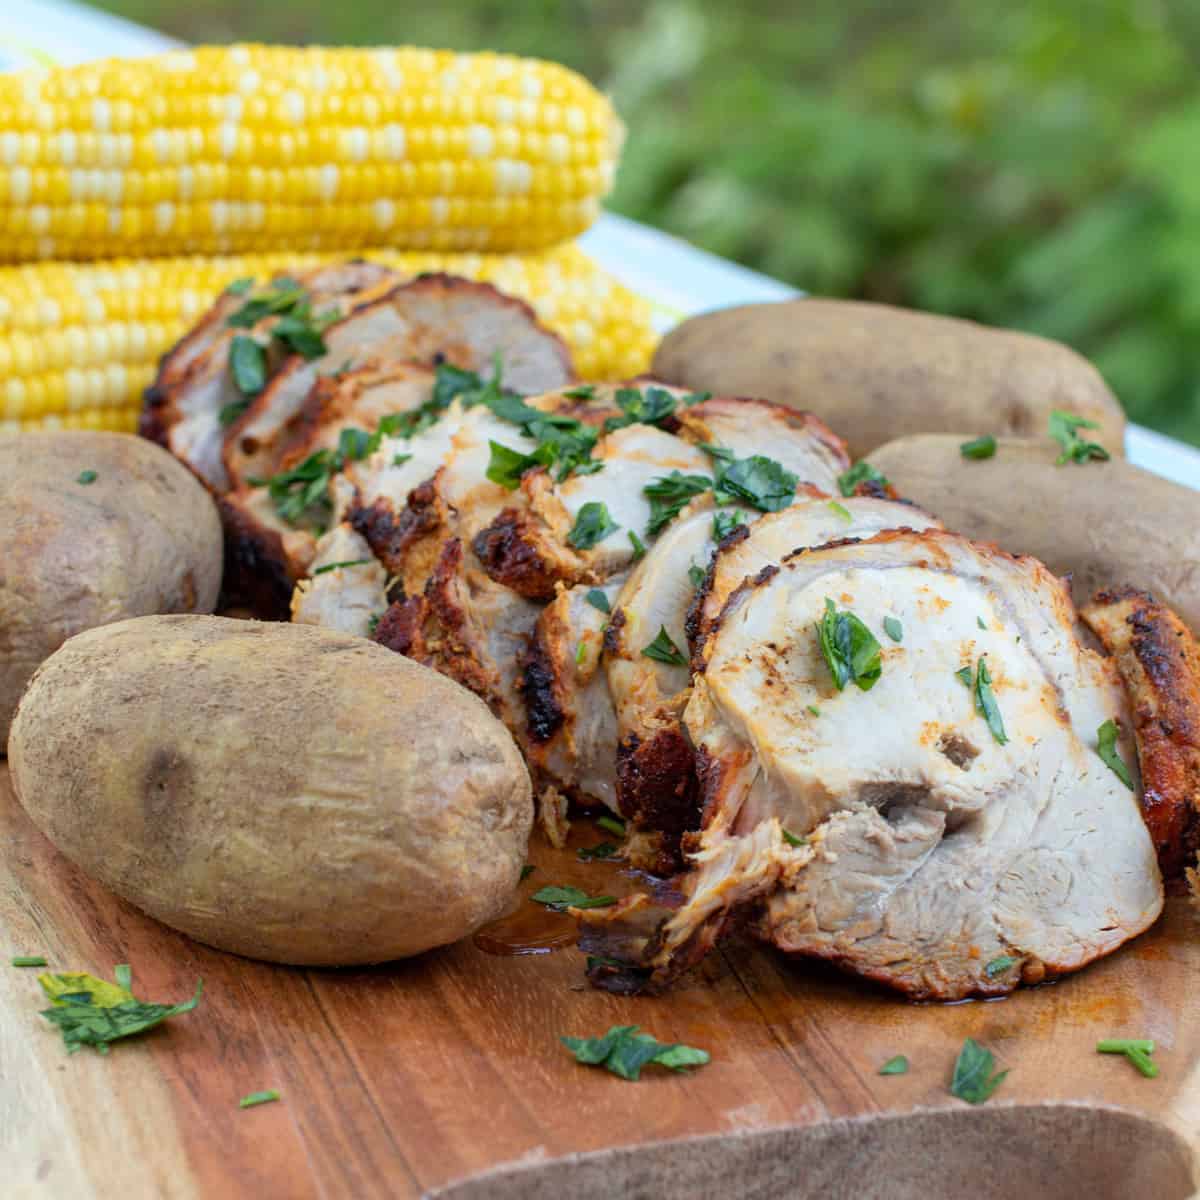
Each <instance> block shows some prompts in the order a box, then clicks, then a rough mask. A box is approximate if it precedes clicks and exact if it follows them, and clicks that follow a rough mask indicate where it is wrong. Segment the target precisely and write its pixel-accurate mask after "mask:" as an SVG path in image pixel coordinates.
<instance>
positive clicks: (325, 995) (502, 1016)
mask: <svg viewBox="0 0 1200 1200" xmlns="http://www.w3.org/2000/svg"><path fill="white" fill-rule="evenodd" d="M585 832H586V834H587V835H588V836H586V837H584V839H583V840H584V841H595V840H597V839H596V837H595V836H594V831H592V830H590V829H587V830H586V831H585ZM573 858H574V855H573V853H571V852H565V855H564V852H555V851H552V850H550V849H549V848H548V847H535V848H534V849H533V851H532V852H531V860H532V861H534V862H536V863H537V864H538V869H537V871H536V872H535V873H534V875H533V877H532V878H530V879H529V880H528V882H527V883H525V884H523V885H522V891H523V894H524V896H527V895H528V893H529V892H531V891H532V890H534V889H535V888H536V887H538V886H541V885H544V884H546V883H552V882H561V881H562V879H563V878H565V877H566V876H567V875H571V876H573V877H574V878H576V879H578V878H579V875H578V866H577V864H575V863H574V862H573V861H571V860H573ZM569 861H570V866H569V867H568V862H569ZM522 903H526V904H527V903H528V901H527V900H522ZM553 919H555V920H563V921H567V920H568V919H569V918H566V917H562V918H553ZM0 931H2V932H0V942H2V944H0V955H2V957H0V1162H2V1163H3V1166H2V1167H0V1195H2V1196H4V1197H6V1198H7V1197H25V1196H31V1197H43V1196H45V1197H59V1196H63V1197H67V1196H69V1197H71V1198H72V1200H90V1198H91V1197H96V1198H100V1197H104V1198H105V1200H109V1198H111V1197H116V1196H120V1197H122V1198H138V1197H143V1196H146V1197H171V1198H174V1197H179V1198H184V1197H210V1196H211V1197H222V1198H223V1197H242V1196H246V1197H251V1196H252V1197H256V1198H262V1197H272V1198H273V1197H286V1198H287V1200H293V1198H296V1200H301V1198H306V1197H353V1198H355V1200H359V1198H363V1200H367V1198H374V1197H380V1198H382V1197H389V1198H390V1197H409V1196H420V1195H423V1194H426V1193H429V1192H438V1191H440V1190H441V1189H445V1193H444V1194H445V1195H447V1196H450V1197H454V1200H467V1198H471V1200H473V1198H475V1197H491V1196H496V1197H508V1196H512V1197H540V1196H546V1197H550V1196H554V1197H556V1198H558V1197H562V1196H564V1195H569V1196H570V1197H571V1198H572V1200H578V1198H579V1197H591V1196H617V1195H628V1196H646V1197H674V1196H680V1197H683V1196H688V1197H693V1196H724V1195H729V1196H743V1195H753V1196H760V1197H768V1196H771V1197H774V1196H780V1197H782V1196H789V1197H807V1196H814V1197H815V1196H821V1197H823V1198H824V1200H829V1198H831V1197H832V1198H835V1200H836V1198H837V1197H842V1196H845V1197H869V1196H880V1197H889V1198H892V1197H900V1198H904V1197H909V1196H912V1197H921V1198H922V1200H929V1198H930V1197H937V1196H959V1195H966V1194H970V1195H972V1196H973V1197H988V1196H992V1195H995V1196H1000V1195H1005V1196H1010V1195H1011V1194H1012V1190H1013V1187H1014V1186H1019V1193H1020V1195H1021V1200H1041V1198H1042V1197H1058V1196H1063V1197H1068V1196H1069V1197H1071V1198H1072V1200H1077V1198H1078V1196H1079V1195H1080V1194H1081V1193H1083V1194H1085V1195H1087V1197H1088V1200H1095V1198H1096V1197H1102V1196H1114V1197H1123V1196H1138V1197H1140V1196H1145V1197H1155V1198H1160V1197H1161V1198H1162V1200H1183V1197H1186V1196H1190V1195H1191V1194H1192V1186H1193V1185H1192V1171H1193V1166H1192V1162H1191V1158H1192V1151H1193V1148H1194V1147H1195V1146H1196V1145H1197V1144H1198V1143H1200V1071H1198V1070H1197V1058H1198V1051H1200V1006H1198V1005H1197V1003H1196V1000H1195V998H1194V997H1193V995H1192V984H1193V980H1195V979H1196V978H1197V971H1198V970H1200V918H1198V917H1197V916H1196V915H1195V914H1194V911H1193V910H1192V908H1191V907H1190V906H1189V905H1188V904H1187V903H1186V902H1185V901H1183V900H1173V901H1171V902H1170V904H1169V906H1168V911H1167V914H1166V916H1165V917H1164V919H1163V921H1162V922H1160V924H1159V925H1158V926H1157V927H1156V928H1155V929H1154V930H1153V931H1151V932H1150V933H1149V934H1147V935H1145V936H1143V937H1142V938H1141V939H1139V940H1138V941H1136V942H1135V943H1133V944H1132V945H1131V946H1129V947H1128V948H1126V949H1125V950H1124V951H1122V952H1120V953H1118V954H1117V955H1115V956H1114V957H1112V958H1110V959H1108V960H1106V961H1104V962H1102V963H1099V964H1097V965H1095V966H1093V967H1091V968H1090V969H1088V970H1087V971H1085V972H1083V973H1082V974H1080V975H1078V976H1075V977H1073V978H1070V979H1066V980H1063V981H1060V982H1059V983H1057V984H1053V985H1049V986H1044V987H1041V988H1036V989H1030V990H1025V991H1022V992H1019V993H1018V994H1016V995H1014V996H1012V997H1010V998H1008V999H1005V1000H1000V1001H991V1002H986V1003H965V1004H958V1005H950V1006H946V1005H923V1006H917V1005H911V1004H906V1003H903V1002H901V1001H898V1000H896V999H894V998H893V997H891V996H890V995H888V994H885V993H883V992H880V991H877V990H875V989H872V988H869V987H866V986H864V985H862V984H860V983H857V982H855V981H853V980H850V979H846V978H844V977H841V976H839V975H836V974H833V973H831V972H830V971H829V970H827V969H825V968H822V967H818V966H812V965H805V964H798V963H792V962H788V961H787V960H785V959H783V958H781V957H779V956H777V955H775V954H774V953H772V952H770V951H767V950H764V949H762V948H759V947H757V946H754V945H751V944H746V943H736V942H735V943H731V944H729V945H728V946H726V947H725V948H724V949H723V950H721V951H720V952H719V953H717V954H715V955H713V956H712V957H711V958H710V959H709V960H708V961H707V962H705V963H704V964H703V965H702V967H701V969H700V970H699V971H698V972H697V973H696V974H695V975H694V976H693V977H691V978H690V979H688V980H685V981H684V982H683V983H682V984H681V985H680V986H679V987H678V988H677V989H676V990H675V991H674V992H672V993H671V994H669V995H667V996H664V997H659V998H643V997H634V998H619V997H613V996H609V995H606V994H604V993H601V992H598V991H595V990H593V989H591V988H589V987H587V986H586V985H585V984H584V982H583V978H582V965H583V964H582V958H581V956H580V955H579V953H578V952H577V951H576V950H575V949H574V948H566V949H562V950H559V951H558V952H555V953H548V954H541V955H525V956H517V957H502V956H496V955H493V954H487V953H484V952H482V951H481V950H479V949H478V948H477V947H476V946H475V944H474V943H473V942H472V941H470V940H468V941H466V942H462V943H459V944H458V945H456V946H453V947H450V948H447V949H445V950H441V951H437V952H434V953H430V954H427V955H424V956H422V957H421V958H419V959H415V960H412V961H409V962H405V963H400V964H395V965H392V966H388V967H380V968H374V969H368V970H364V969H354V970H344V971H314V970H299V969H290V968H286V967H276V966H268V965H265V964H262V963H256V962H251V961H248V960H245V959H241V958H236V957H234V956H231V955H227V954H222V953H219V952H217V951H214V950H210V949H208V948H206V947H204V946H201V945H199V944H197V943H195V942H192V941H190V940H189V939H187V938H185V937H183V936H181V935H179V934H176V933H174V932H172V931H171V930H169V929H167V928H165V927H164V926H162V925H159V924H158V923H156V922H155V921H153V920H151V919H149V918H147V917H144V916H142V915H141V914H140V913H139V912H137V911H136V910H134V909H133V908H131V907H130V906H129V905H127V904H125V903H124V902H122V901H121V900H119V899H117V898H116V897H115V896H113V895H112V894H111V893H109V892H107V891H106V890H105V889H104V888H102V887H100V886H99V885H96V884H93V883H91V882H90V881H88V880H87V879H85V878H84V877H83V876H82V875H81V874H80V873H79V872H78V871H77V870H75V868H73V867H72V866H71V865H70V864H69V863H68V862H66V861H65V860H64V859H63V858H62V857H61V856H60V855H59V854H58V853H57V852H56V851H55V850H54V849H53V847H52V846H51V845H50V844H49V843H48V842H47V841H46V840H45V839H44V838H43V837H42V836H41V835H40V834H39V833H37V832H36V831H35V830H34V829H33V827H32V826H31V825H30V823H29V822H28V820H27V819H26V818H25V816H24V814H23V812H22V811H21V809H20V807H19V805H18V804H17V803H16V801H15V800H14V798H13V795H12V792H11V789H10V787H9V785H8V778H7V772H6V771H5V770H4V769H3V768H2V767H0ZM20 954H44V955H45V956H46V957H47V959H48V960H49V963H50V968H49V969H51V970H55V969H57V970H88V971H91V972H93V973H96V974H103V975H105V976H107V977H109V978H111V976H112V968H113V966H114V964H116V963H121V962H128V963H130V964H132V966H133V971H134V991H135V992H136V993H137V994H138V995H139V996H141V997H143V998H145V999H150V1000H160V1001H174V1000H178V999H183V998H185V997H186V996H188V995H190V994H191V992H192V990H193V988H194V987H195V983H196V980H197V978H198V977H202V978H203V979H204V985H205V992H204V998H203V1000H202V1002H201V1005H200V1007H199V1008H198V1009H197V1010H196V1011H195V1012H193V1013H191V1014H190V1015H187V1016H183V1017H180V1018H176V1019H174V1020H172V1021H170V1022H169V1023H168V1025H167V1026H166V1027H163V1028H160V1029H159V1030H156V1031H154V1032H152V1033H151V1034H149V1035H147V1036H145V1037H144V1038H142V1039H140V1040H137V1041H130V1042H126V1043H121V1044H118V1045H116V1046H114V1047H113V1050H112V1053H111V1054H109V1055H108V1056H107V1057H101V1056H99V1055H97V1054H94V1053H92V1052H91V1051H88V1050H84V1051H81V1052H80V1053H78V1054H76V1055H74V1056H71V1057H68V1056H67V1054H66V1053H65V1050H64V1048H63V1046H62V1042H61V1039H60V1037H59V1035H58V1034H57V1032H56V1031H55V1030H53V1029H52V1028H51V1027H50V1026H49V1025H48V1023H46V1022H45V1021H44V1020H43V1019H42V1018H40V1017H39V1016H38V1015H37V1013H38V1010H39V1009H40V1008H43V1007H45V1003H44V1001H43V999H42V996H41V992H40V989H39V988H38V986H37V981H36V975H37V972H36V971H33V970H19V969H15V968H11V967H9V966H8V960H9V959H10V958H11V957H12V956H14V955H20ZM633 1023H637V1024H640V1025H641V1026H642V1027H643V1028H645V1029H646V1030H648V1031H649V1032H651V1033H653V1034H654V1035H655V1036H656V1037H658V1038H659V1039H660V1040H662V1041H683V1042H687V1043H689V1044H691V1045H695V1046H701V1047H704V1048H705V1049H707V1050H709V1051H710V1052H711V1054H712V1062H711V1063H710V1064H709V1065H708V1066H706V1067H703V1068H701V1069H699V1070H697V1071H694V1072H692V1073H691V1074H688V1075H672V1074H669V1073H667V1072H662V1071H659V1070H658V1069H657V1068H651V1069H649V1070H647V1071H646V1072H645V1073H644V1074H643V1077H642V1079H641V1081H640V1082H638V1083H627V1082H624V1081H622V1080H620V1079H618V1078H616V1077H615V1076H612V1075H610V1074H608V1073H607V1072H605V1071H603V1070H600V1069H597V1068H586V1067H582V1066H579V1065H577V1064H576V1063H575V1062H574V1060H573V1059H572V1058H571V1056H570V1055H569V1054H568V1053H567V1052H566V1050H565V1049H564V1048H563V1047H562V1046H561V1044H560V1043H559V1041H558V1037H559V1035H560V1034H581V1035H592V1034H599V1033H602V1032H604V1031H605V1030H606V1029H607V1028H608V1027H609V1026H610V1025H614V1024H633ZM968 1036H969V1037H973V1038H975V1039H976V1040H978V1041H980V1042H982V1043H983V1044H985V1045H986V1046H987V1047H989V1048H990V1049H991V1050H992V1051H993V1052H994V1053H995V1055H996V1057H997V1059H998V1062H999V1064H1000V1066H1002V1067H1005V1068H1009V1069H1010V1072H1011V1073H1010V1075H1009V1076H1008V1079H1007V1080H1006V1081H1005V1082H1004V1084H1003V1085H1002V1086H1001V1088H1000V1090H999V1091H998V1092H997V1093H996V1095H995V1097H994V1098H993V1100H991V1101H990V1102H989V1103H988V1104H987V1105H986V1106H984V1107H982V1108H978V1109H972V1108H969V1107H968V1106H967V1105H965V1104H963V1103H962V1102H961V1101H958V1100H956V1099H954V1098H953V1097H952V1096H950V1095H949V1094H948V1092H947V1084H948V1081H949V1078H950V1073H951V1070H952V1067H953V1063H954V1060H955V1057H956V1055H957V1053H958V1050H959V1048H960V1046H961V1044H962V1041H963V1039H964V1038H965V1037H968ZM1122 1036H1125V1037H1150V1038H1153V1039H1154V1040H1155V1042H1156V1043H1157V1045H1158V1050H1157V1053H1156V1055H1155V1058H1156V1060H1157V1061H1158V1063H1159V1064H1160V1067H1161V1074H1160V1075H1159V1077H1158V1078H1157V1079H1144V1078H1143V1077H1142V1076H1140V1075H1138V1074H1137V1073H1136V1072H1135V1071H1134V1069H1133V1068H1132V1067H1131V1066H1130V1065H1129V1064H1128V1063H1127V1062H1125V1060H1124V1059H1122V1058H1120V1057H1115V1056H1109V1055H1099V1054H1097V1053H1095V1043H1096V1041H1097V1039H1099V1038H1101V1037H1122ZM900 1053H902V1054H905V1055H907V1056H908V1058H909V1059H910V1061H911V1069H910V1071H909V1073H908V1074H907V1075H902V1076H880V1075H879V1074H878V1070H879V1067H880V1065H881V1064H882V1063H883V1062H885V1061H886V1060H887V1059H888V1058H890V1057H891V1056H892V1055H894V1054H900ZM266 1088H277V1089H278V1090H279V1091H280V1093H281V1094H282V1101H281V1102H280V1103H277V1104H269V1105H264V1106H262V1107H259V1108H251V1109H246V1110H241V1109H239V1108H238V1099H239V1098H240V1097H241V1096H243V1095H245V1094H247V1093H249V1092H253V1091H258V1090H261V1089H266ZM680 1139H690V1140H687V1141H683V1142H681V1141H680ZM1018 1181H1019V1184H1018Z"/></svg>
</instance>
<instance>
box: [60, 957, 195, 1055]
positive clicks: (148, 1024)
mask: <svg viewBox="0 0 1200 1200" xmlns="http://www.w3.org/2000/svg"><path fill="white" fill-rule="evenodd" d="M113 976H114V978H115V979H116V981H117V982H116V983H109V982H107V980H104V979H97V978H96V977H95V976H94V975H88V974H85V973H84V972H81V971H72V972H63V973H59V974H44V975H39V976H38V983H40V984H41V985H42V990H43V991H44V992H45V993H46V995H47V996H49V997H50V1001H51V1004H52V1007H51V1008H47V1009H43V1010H42V1013H41V1015H42V1016H43V1017H45V1018H46V1020H47V1021H49V1022H50V1023H51V1024H53V1025H57V1026H58V1029H59V1031H60V1032H61V1033H62V1036H63V1042H64V1044H65V1045H66V1047H67V1051H68V1053H70V1054H74V1053H75V1051H76V1050H78V1049H79V1048H80V1046H92V1047H94V1048H95V1049H96V1050H97V1051H98V1052H99V1053H101V1054H107V1053H108V1047H109V1043H111V1042H115V1041H117V1040H119V1039H120V1038H126V1037H132V1036H133V1035H134V1034H137V1033H142V1032H144V1031H145V1030H147V1029H153V1028H154V1027H155V1026H156V1025H161V1024H162V1023H163V1022H164V1021H165V1020H166V1019H167V1018H168V1017H175V1016H178V1015H179V1014H180V1013H186V1012H191V1010H192V1009H194V1008H195V1007H196V1005H197V1004H199V1003H200V993H201V991H202V989H203V984H202V983H197V984H196V991H195V994H194V995H193V996H192V998H191V999H190V1000H184V1001H182V1002H181V1003H179V1004H148V1003H145V1002H144V1001H141V1000H138V999H137V998H136V997H135V996H134V995H133V993H132V992H131V991H130V990H129V988H130V984H131V982H132V976H131V973H130V970H129V967H128V966H127V965H125V964H122V965H121V966H118V967H116V968H115V969H114V971H113Z"/></svg>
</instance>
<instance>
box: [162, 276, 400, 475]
mask: <svg viewBox="0 0 1200 1200" xmlns="http://www.w3.org/2000/svg"><path fill="white" fill-rule="evenodd" d="M295 278H296V282H297V283H299V284H300V285H301V288H302V289H303V290H304V292H305V294H306V297H307V300H308V303H309V305H310V308H311V309H312V311H313V312H314V313H317V312H320V313H323V312H328V311H330V310H332V311H336V312H339V313H346V312H349V311H351V309H353V308H354V307H355V306H356V305H358V304H362V303H365V302H366V301H367V300H369V299H370V298H371V297H372V296H374V295H377V294H378V293H380V292H381V291H383V290H385V289H386V288H387V287H390V286H391V285H392V284H394V283H395V280H396V278H397V277H396V275H395V273H394V272H393V271H391V270H389V269H388V268H387V267H381V266H379V265H377V264H375V263H364V262H351V263H342V264H337V265H336V266H331V267H321V268H316V269H314V270H312V271H307V272H301V273H299V274H298V275H297V276H296V277H295ZM271 282H272V284H275V283H278V282H280V280H279V278H278V277H277V278H276V279H275V280H272V281H271ZM249 298H250V297H248V296H246V295H237V294H234V293H231V292H223V293H222V294H221V296H219V297H218V299H217V301H216V302H215V304H214V305H213V307H212V308H211V309H210V310H209V311H208V312H207V313H206V314H205V315H204V316H203V317H202V318H201V319H200V321H199V323H198V324H197V325H196V326H195V327H194V329H193V330H192V331H191V332H190V333H189V334H188V335H187V336H186V337H185V338H183V339H182V341H180V342H179V343H177V344H176V346H175V347H173V348H172V349H171V350H169V351H168V352H167V354H166V355H164V357H163V359H162V361H161V362H160V363H159V369H158V374H157V376H156V378H155V380H154V382H153V383H152V384H151V385H150V387H149V388H148V389H147V391H146V397H145V407H144V409H143V412H142V416H141V418H140V422H139V431H140V432H141V433H142V435H143V436H145V437H150V438H151V439H152V440H154V441H157V442H158V443H159V444H160V445H162V446H165V447H166V448H167V449H168V450H170V451H171V452H172V453H173V454H174V455H175V456H176V457H177V458H179V459H181V460H182V461H183V462H185V463H187V465H188V466H189V467H191V469H192V470H193V471H194V472H195V473H196V474H197V475H198V476H199V477H200V478H201V479H202V480H203V481H204V482H205V483H206V484H207V485H208V486H209V487H210V488H211V489H212V490H213V491H214V492H217V493H218V494H220V493H223V492H225V491H227V490H229V488H230V487H231V486H232V484H231V480H230V477H229V474H228V472H227V470H226V468H225V464H224V462H223V460H222V445H223V442H224V439H225V427H224V426H223V425H222V423H221V418H222V413H223V412H225V411H230V410H232V409H236V408H238V407H240V406H242V405H244V403H245V397H244V396H243V395H242V393H241V392H240V391H239V390H238V389H237V387H236V386H235V385H234V382H233V378H232V376H231V374H230V371H229V351H230V346H231V344H232V341H233V338H234V337H235V336H237V335H239V334H243V335H246V336H249V337H253V338H254V339H255V340H256V341H257V342H259V343H260V344H261V345H262V346H264V347H268V346H269V344H270V332H271V329H272V328H273V327H274V325H275V322H276V320H277V319H278V318H277V317H275V316H268V317H265V318H264V319H263V320H261V321H259V322H258V323H257V324H256V325H255V326H254V328H253V329H241V328H235V327H232V326H230V325H229V324H228V321H229V318H230V317H232V316H233V315H234V313H236V312H237V311H238V310H239V309H240V308H241V307H242V306H243V305H244V304H245V303H246V302H247V300H248V299H249ZM280 363H281V359H280V356H279V355H278V354H274V353H272V354H270V355H269V356H268V367H269V368H270V369H278V368H279V366H280ZM239 482H244V481H241V480H239Z"/></svg>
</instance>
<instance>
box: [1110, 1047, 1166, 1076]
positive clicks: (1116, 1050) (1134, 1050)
mask: <svg viewBox="0 0 1200 1200" xmlns="http://www.w3.org/2000/svg"><path fill="white" fill-rule="evenodd" d="M1096 1051H1097V1053H1099V1054H1123V1055H1125V1057H1126V1058H1127V1059H1129V1061H1130V1062H1131V1063H1133V1065H1134V1066H1135V1067H1137V1069H1138V1070H1139V1071H1141V1073H1142V1074H1143V1075H1145V1077H1146V1078H1147V1079H1153V1078H1154V1077H1155V1076H1156V1075H1157V1074H1158V1064H1157V1063H1156V1062H1155V1061H1154V1060H1153V1059H1152V1058H1151V1057H1150V1056H1151V1055H1152V1054H1153V1053H1154V1043H1153V1042H1152V1041H1151V1040H1150V1039H1149V1038H1105V1039H1103V1040H1102V1041H1099V1042H1097V1043H1096Z"/></svg>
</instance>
